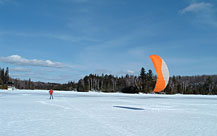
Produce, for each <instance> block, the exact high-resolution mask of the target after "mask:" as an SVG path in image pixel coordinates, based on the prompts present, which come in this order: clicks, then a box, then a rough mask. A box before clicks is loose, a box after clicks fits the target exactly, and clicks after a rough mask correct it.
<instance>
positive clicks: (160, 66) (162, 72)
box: [149, 55, 170, 92]
mask: <svg viewBox="0 0 217 136" xmlns="http://www.w3.org/2000/svg"><path fill="white" fill-rule="evenodd" d="M149 57H150V58H151V60H152V62H153V64H154V68H155V70H156V73H157V82H156V85H155V88H154V91H153V92H161V91H163V90H164V89H165V88H166V86H167V84H168V82H169V77H170V74H169V70H168V67H167V64H166V63H165V61H164V60H163V59H162V58H161V57H160V56H158V55H151V56H149Z"/></svg>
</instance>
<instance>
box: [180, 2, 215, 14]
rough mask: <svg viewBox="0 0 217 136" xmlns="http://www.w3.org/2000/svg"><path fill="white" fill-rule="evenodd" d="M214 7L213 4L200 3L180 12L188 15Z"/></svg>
mask: <svg viewBox="0 0 217 136" xmlns="http://www.w3.org/2000/svg"><path fill="white" fill-rule="evenodd" d="M212 6H213V5H212V4H211V3H206V2H200V3H192V4H190V5H189V6H187V7H186V8H184V9H182V10H181V11H180V13H181V14H184V13H187V12H199V11H203V10H208V9H210V8H211V7H212Z"/></svg>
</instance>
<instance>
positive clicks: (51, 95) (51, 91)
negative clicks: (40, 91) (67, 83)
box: [49, 89, 53, 99]
mask: <svg viewBox="0 0 217 136" xmlns="http://www.w3.org/2000/svg"><path fill="white" fill-rule="evenodd" d="M49 94H50V99H53V90H52V89H51V90H50V91H49Z"/></svg>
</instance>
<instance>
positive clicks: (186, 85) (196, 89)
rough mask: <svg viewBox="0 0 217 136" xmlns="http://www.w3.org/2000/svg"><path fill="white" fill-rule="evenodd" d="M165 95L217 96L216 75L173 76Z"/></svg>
mask: <svg viewBox="0 0 217 136" xmlns="http://www.w3.org/2000/svg"><path fill="white" fill-rule="evenodd" d="M165 93H167V94H177V93H179V94H203V95H217V75H209V76H208V75H202V76H173V77H171V78H170V80H169V84H168V86H167V88H166V89H165Z"/></svg>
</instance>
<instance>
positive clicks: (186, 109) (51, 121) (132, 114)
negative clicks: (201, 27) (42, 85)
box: [0, 90, 217, 136]
mask: <svg viewBox="0 0 217 136" xmlns="http://www.w3.org/2000/svg"><path fill="white" fill-rule="evenodd" d="M0 136H217V96H201V95H195V96H193V95H188V96H186V95H151V94H149V95H146V94H120V93H112V94H105V93H94V92H91V93H77V92H56V91H55V92H54V100H50V99H49V95H48V91H39V90H34V91H28V90H19V91H10V92H8V91H6V90H0Z"/></svg>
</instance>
